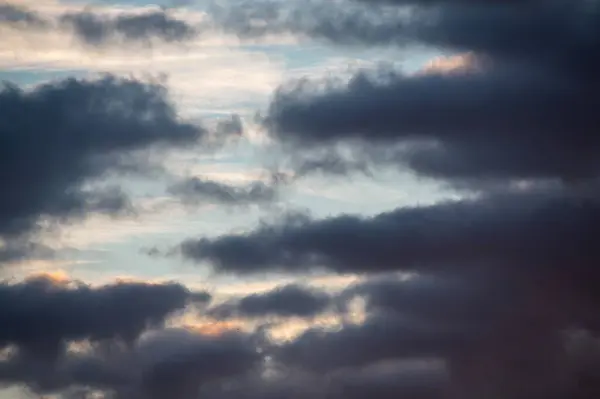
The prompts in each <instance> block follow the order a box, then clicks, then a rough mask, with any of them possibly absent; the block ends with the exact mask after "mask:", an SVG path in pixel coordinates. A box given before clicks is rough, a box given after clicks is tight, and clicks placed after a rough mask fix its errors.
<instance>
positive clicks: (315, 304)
mask: <svg viewBox="0 0 600 399" xmlns="http://www.w3.org/2000/svg"><path fill="white" fill-rule="evenodd" d="M331 305H332V297H331V296H330V295H328V294H327V293H324V292H321V291H318V290H315V289H312V288H310V287H305V286H301V285H297V284H289V285H285V286H282V287H278V288H275V289H273V290H271V291H267V292H265V293H260V294H251V295H248V296H244V297H242V298H239V299H234V300H229V301H227V302H225V303H222V304H219V305H216V306H214V307H212V308H210V309H208V312H207V313H208V315H210V316H212V317H217V318H230V317H249V318H257V317H268V316H279V317H313V316H316V315H317V314H319V313H322V312H324V311H325V310H326V309H327V308H328V307H330V306H331Z"/></svg>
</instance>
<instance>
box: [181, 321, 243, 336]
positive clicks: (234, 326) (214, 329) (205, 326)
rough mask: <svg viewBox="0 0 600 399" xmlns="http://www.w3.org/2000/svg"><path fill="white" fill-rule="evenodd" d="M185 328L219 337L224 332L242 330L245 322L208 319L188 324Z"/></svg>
mask: <svg viewBox="0 0 600 399" xmlns="http://www.w3.org/2000/svg"><path fill="white" fill-rule="evenodd" d="M185 328H186V329H188V330H190V331H193V332H195V333H198V334H201V335H207V336H212V337H218V336H220V335H223V334H227V333H231V332H238V331H242V330H243V329H244V324H243V323H242V322H240V321H235V320H226V321H206V322H198V323H195V324H188V325H186V326H185Z"/></svg>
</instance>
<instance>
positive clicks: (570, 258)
mask: <svg viewBox="0 0 600 399" xmlns="http://www.w3.org/2000/svg"><path fill="white" fill-rule="evenodd" d="M598 206H599V204H598V201H597V199H596V197H595V195H594V196H592V195H590V196H588V197H585V198H583V199H582V198H580V197H579V196H578V195H577V194H572V193H570V192H568V191H566V190H539V191H534V192H528V191H524V192H515V193H507V194H496V195H490V196H482V197H480V198H478V199H472V200H468V199H466V200H459V201H448V202H444V203H440V204H436V205H432V206H420V207H405V208H399V209H397V210H394V211H391V212H387V213H383V214H380V215H377V216H374V217H358V216H351V215H343V216H339V217H332V218H328V219H323V220H314V221H309V220H301V221H296V222H295V223H291V222H290V223H288V222H283V223H280V224H272V225H268V224H266V225H264V226H262V227H260V228H258V229H256V230H254V231H251V232H248V233H242V234H231V235H223V236H220V237H217V238H214V239H209V238H201V239H198V240H193V239H190V240H188V241H186V242H184V243H183V244H182V245H181V247H180V251H181V254H182V255H183V256H184V257H186V258H188V259H191V260H195V261H208V262H211V263H212V265H213V266H214V268H215V269H217V270H219V271H224V272H225V271H227V272H229V271H235V272H237V273H253V272H261V271H264V270H286V271H290V272H300V273H301V272H304V271H305V270H306V268H310V267H313V268H320V267H327V268H329V269H332V270H335V271H337V272H343V273H347V272H360V273H365V272H366V273H368V272H380V271H395V270H404V271H415V270H416V271H422V270H440V269H449V268H450V269H457V270H460V269H461V268H468V267H469V266H474V265H478V266H479V267H481V266H482V265H486V264H487V265H506V266H503V267H506V268H508V267H510V268H518V269H521V270H522V271H523V272H526V271H533V270H539V269H540V268H541V269H542V270H544V269H546V270H547V269H548V268H550V267H554V268H561V267H564V268H565V269H566V266H565V265H567V264H568V265H570V266H569V267H571V268H572V270H583V269H586V270H588V271H591V270H593V269H594V266H593V265H594V264H595V260H596V259H598V256H599V253H598V251H597V245H596V241H595V240H594V239H593V237H595V236H596V228H595V225H596V220H597V219H598V217H599V216H600V213H598V210H599V209H600V208H599V207H598ZM549 226H552V228H549Z"/></svg>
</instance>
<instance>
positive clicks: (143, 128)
mask: <svg viewBox="0 0 600 399" xmlns="http://www.w3.org/2000/svg"><path fill="white" fill-rule="evenodd" d="M0 114H1V117H0V119H1V120H2V122H0V180H1V181H2V187H3V188H2V192H3V195H2V197H1V198H0V237H1V238H4V239H5V240H19V242H23V240H24V239H23V235H24V234H28V233H31V232H33V231H35V229H36V228H37V223H38V221H40V219H42V218H43V219H50V220H54V221H65V220H69V219H74V218H75V219H76V218H79V217H82V216H85V215H86V214H87V213H89V212H103V213H113V214H114V213H119V212H122V211H124V210H128V209H130V208H131V204H130V202H129V200H128V199H127V197H126V195H125V194H124V193H123V192H122V191H121V190H120V189H119V188H115V187H110V186H109V187H98V186H93V187H95V188H86V185H87V183H92V182H94V181H96V180H98V179H101V178H104V177H105V176H106V175H107V174H109V173H113V172H116V173H118V172H119V171H120V170H121V166H123V168H124V169H125V170H129V169H130V168H131V164H132V162H133V160H135V159H137V158H135V157H134V156H133V152H134V151H141V150H145V149H150V148H157V147H162V148H164V149H165V150H167V149H169V148H177V147H182V146H189V145H192V144H194V143H197V142H199V140H200V139H202V138H203V137H205V133H206V131H205V130H204V129H203V128H202V127H198V126H196V125H192V124H189V123H185V122H181V121H180V120H179V119H178V117H177V113H176V110H175V108H174V106H173V104H172V103H171V102H170V100H169V99H168V95H167V92H166V89H165V88H164V87H162V86H160V85H158V84H155V83H144V82H141V81H136V80H131V79H121V78H116V77H111V76H107V77H103V78H100V79H96V80H78V79H67V80H63V81H57V82H51V83H46V84H43V85H40V86H37V87H36V88H34V89H31V90H25V89H21V88H19V87H16V86H14V85H11V84H8V83H5V84H4V86H3V87H2V89H0ZM32 115H35V118H32ZM142 169H143V168H142Z"/></svg>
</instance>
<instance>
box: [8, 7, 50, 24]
mask: <svg viewBox="0 0 600 399" xmlns="http://www.w3.org/2000/svg"><path fill="white" fill-rule="evenodd" d="M46 23H47V21H45V20H44V19H43V18H42V17H41V16H39V15H38V14H37V13H35V12H33V11H30V10H29V9H27V8H24V7H20V6H17V5H15V4H10V3H0V24H8V25H10V26H13V27H19V26H23V27H27V28H42V27H45V26H46Z"/></svg>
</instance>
